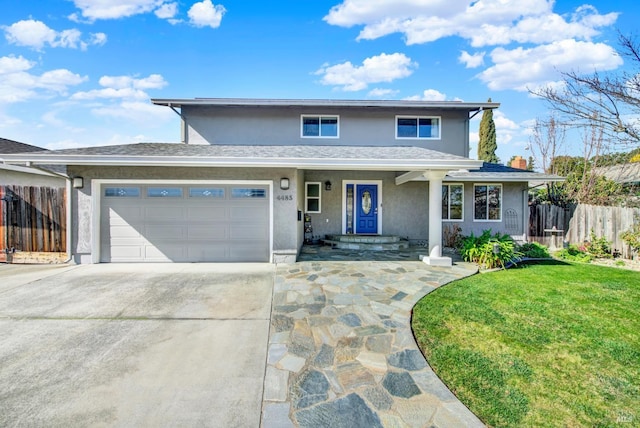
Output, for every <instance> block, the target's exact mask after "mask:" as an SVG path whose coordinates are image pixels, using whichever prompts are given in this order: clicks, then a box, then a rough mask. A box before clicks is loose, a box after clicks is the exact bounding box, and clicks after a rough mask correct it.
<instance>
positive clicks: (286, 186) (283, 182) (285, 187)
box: [280, 177, 289, 190]
mask: <svg viewBox="0 0 640 428" xmlns="http://www.w3.org/2000/svg"><path fill="white" fill-rule="evenodd" d="M280 188H281V189H282V190H289V179H288V178H287V177H282V178H281V179H280Z"/></svg>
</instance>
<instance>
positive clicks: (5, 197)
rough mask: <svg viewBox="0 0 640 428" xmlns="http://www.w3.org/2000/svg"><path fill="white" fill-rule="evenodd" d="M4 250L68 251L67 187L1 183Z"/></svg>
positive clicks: (0, 221) (0, 222) (0, 247)
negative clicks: (2, 184)
mask: <svg viewBox="0 0 640 428" xmlns="http://www.w3.org/2000/svg"><path fill="white" fill-rule="evenodd" d="M0 198H1V199H2V202H0V250H2V251H6V250H11V249H15V250H16V251H37V252H61V253H63V252H66V251H67V239H66V234H67V231H66V226H67V218H66V216H67V209H66V193H65V189H64V188H52V187H23V186H0Z"/></svg>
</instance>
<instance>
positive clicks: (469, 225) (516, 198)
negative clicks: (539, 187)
mask: <svg viewBox="0 0 640 428" xmlns="http://www.w3.org/2000/svg"><path fill="white" fill-rule="evenodd" d="M445 184H453V183H450V182H447V183H445ZM478 184H496V183H486V182H485V183H478ZM498 184H499V183H498ZM473 188H474V183H464V221H463V222H453V221H444V222H443V223H442V226H443V228H444V227H445V226H449V227H451V226H452V225H458V226H460V227H461V228H462V233H463V235H469V234H471V233H473V234H474V235H479V234H481V233H482V232H483V231H484V230H486V229H491V231H492V233H497V232H500V233H506V234H509V235H513V236H516V235H517V236H521V235H523V234H524V233H526V230H527V227H526V226H525V224H527V223H528V217H527V216H528V215H529V211H528V209H526V210H525V209H524V208H525V206H524V204H525V203H526V199H525V198H526V194H525V193H524V191H525V190H527V183H503V184H502V192H503V193H502V220H501V221H484V220H474V219H473V210H474V194H473V192H474V190H473ZM508 209H513V210H514V211H515V213H516V217H517V218H516V219H515V224H516V228H515V229H507V227H506V222H505V212H506V211H507V210H508Z"/></svg>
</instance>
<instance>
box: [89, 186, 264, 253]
mask: <svg viewBox="0 0 640 428" xmlns="http://www.w3.org/2000/svg"><path fill="white" fill-rule="evenodd" d="M122 186H123V187H126V186H127V185H126V184H124V185H122ZM129 186H131V185H129ZM160 186H161V185H153V186H137V187H138V188H139V192H138V193H137V194H136V195H137V196H135V197H133V196H132V197H103V198H102V200H101V204H102V208H101V209H102V213H103V214H102V216H101V217H102V224H101V236H102V244H101V246H102V248H101V260H102V261H112V262H144V261H149V262H170V261H174V262H215V261H222V262H226V261H236V262H242V261H244V262H258V261H260V262H268V261H269V257H270V249H269V228H270V223H269V209H270V208H269V204H270V200H269V198H268V187H267V186H255V185H251V186H248V187H247V188H248V189H250V190H251V192H249V193H246V194H245V193H243V194H242V195H241V196H242V197H232V195H233V192H232V191H233V189H234V188H236V189H237V188H241V187H242V188H243V187H246V186H243V185H233V184H226V185H215V186H213V187H216V189H223V190H222V191H218V193H216V195H217V196H216V197H213V196H211V195H213V193H212V192H209V193H207V194H206V196H207V197H203V196H201V195H200V193H202V194H203V195H204V193H203V192H204V191H203V192H200V193H197V192H196V193H193V191H190V189H192V188H194V186H193V185H191V186H190V185H177V186H176V185H171V186H169V187H171V188H173V189H175V188H181V189H182V195H183V197H164V195H163V197H153V198H152V197H147V196H146V195H148V187H160ZM132 187H135V186H132ZM205 190H207V191H208V190H209V189H205ZM176 192H177V193H176V194H180V191H176ZM192 193H193V194H194V195H196V196H195V197H192V196H189V195H191V194H192ZM265 196H267V197H265Z"/></svg>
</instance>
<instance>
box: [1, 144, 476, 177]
mask: <svg viewBox="0 0 640 428" xmlns="http://www.w3.org/2000/svg"><path fill="white" fill-rule="evenodd" d="M4 158H5V160H6V161H10V162H12V163H23V162H32V163H47V164H61V165H131V166H134V165H135V166H142V165H165V166H216V167H289V168H296V167H299V168H308V169H309V168H310V169H320V168H322V169H342V170H346V169H360V170H383V171H385V170H386V171H404V170H421V169H441V170H442V169H459V168H470V169H474V168H479V167H480V166H481V165H482V163H481V161H477V160H474V159H468V158H464V157H462V156H456V155H451V154H448V153H442V152H438V151H435V150H429V149H423V148H420V147H411V146H407V147H404V146H402V147H378V146H376V147H370V146H316V145H288V146H249V145H209V144H203V145H189V144H177V143H138V144H126V145H119V146H102V147H86V148H80V149H66V150H54V151H50V152H47V153H33V154H22V155H7V156H4Z"/></svg>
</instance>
